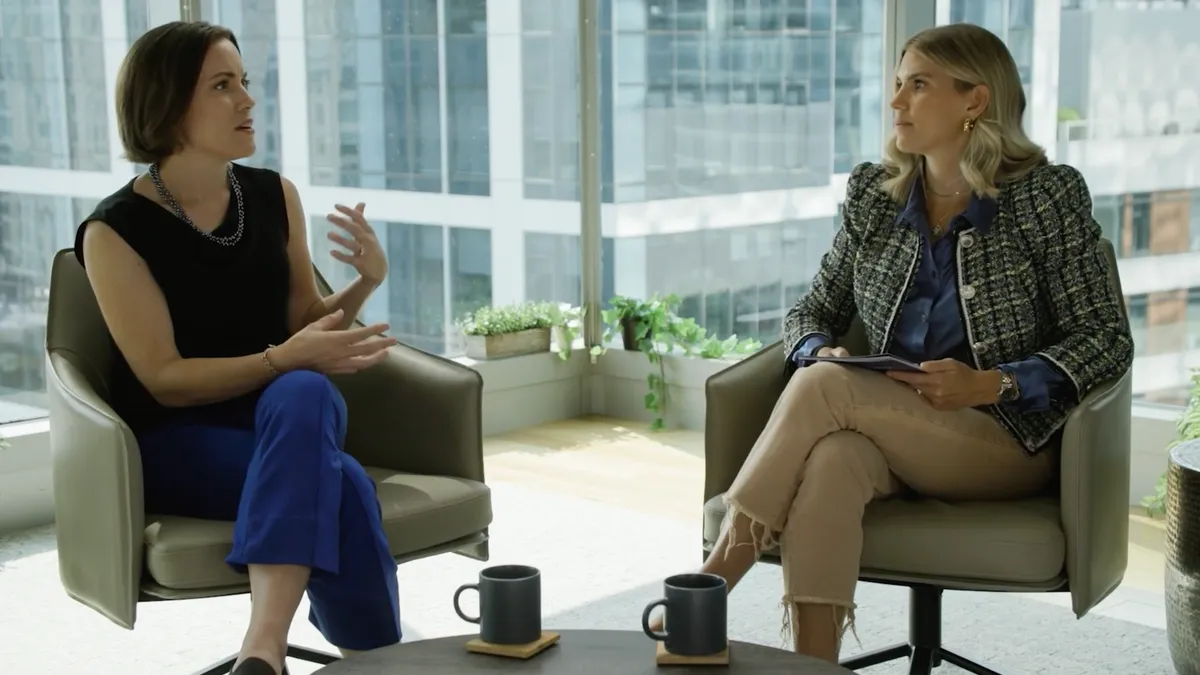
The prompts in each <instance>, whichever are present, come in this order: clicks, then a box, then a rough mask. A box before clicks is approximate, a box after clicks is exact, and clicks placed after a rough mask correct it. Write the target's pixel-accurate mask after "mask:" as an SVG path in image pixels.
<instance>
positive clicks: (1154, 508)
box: [1142, 369, 1200, 518]
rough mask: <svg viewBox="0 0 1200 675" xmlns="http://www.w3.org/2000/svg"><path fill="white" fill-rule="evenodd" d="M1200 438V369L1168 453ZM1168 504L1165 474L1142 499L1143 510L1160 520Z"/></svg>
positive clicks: (1195, 372)
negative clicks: (1152, 490) (1180, 445)
mask: <svg viewBox="0 0 1200 675" xmlns="http://www.w3.org/2000/svg"><path fill="white" fill-rule="evenodd" d="M1198 438H1200V369H1196V370H1193V371H1192V380H1191V385H1190V386H1189V388H1188V400H1187V406H1186V407H1185V408H1184V409H1183V414H1182V415H1180V416H1179V421H1178V422H1177V423H1176V425H1175V438H1174V440H1172V441H1171V443H1170V444H1169V445H1168V446H1167V451H1168V452H1170V450H1171V449H1172V448H1174V447H1175V446H1177V445H1179V444H1180V443H1186V442H1187V441H1194V440H1196V439H1198ZM1166 503H1167V474H1166V472H1163V474H1162V475H1161V476H1159V477H1158V483H1157V485H1155V487H1154V492H1153V493H1151V494H1149V495H1146V497H1144V498H1143V499H1142V508H1144V509H1146V514H1147V515H1148V516H1150V517H1151V518H1159V517H1161V516H1162V515H1163V514H1164V513H1165V511H1166Z"/></svg>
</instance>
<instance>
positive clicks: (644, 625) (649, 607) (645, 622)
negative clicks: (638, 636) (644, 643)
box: [642, 598, 667, 642]
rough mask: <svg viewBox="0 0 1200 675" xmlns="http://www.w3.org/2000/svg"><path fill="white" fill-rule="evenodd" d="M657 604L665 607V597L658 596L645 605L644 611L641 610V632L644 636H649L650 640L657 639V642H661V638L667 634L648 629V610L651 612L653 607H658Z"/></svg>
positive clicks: (663, 638) (665, 637) (664, 638)
mask: <svg viewBox="0 0 1200 675" xmlns="http://www.w3.org/2000/svg"><path fill="white" fill-rule="evenodd" d="M659 605H662V606H663V607H666V606H667V599H666V598H660V599H658V600H655V601H654V602H652V603H650V604H648V605H646V609H645V611H643V612H642V632H643V633H645V634H646V637H648V638H650V639H651V640H657V641H659V642H662V641H663V640H666V639H667V634H666V633H655V632H654V631H652V630H650V612H653V611H654V608H655V607H658V606H659ZM663 625H664V626H665V625H666V624H665V623H664V624H663Z"/></svg>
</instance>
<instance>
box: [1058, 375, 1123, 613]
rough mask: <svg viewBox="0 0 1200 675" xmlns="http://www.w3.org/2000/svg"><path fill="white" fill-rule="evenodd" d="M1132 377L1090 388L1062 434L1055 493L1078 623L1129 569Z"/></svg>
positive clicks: (1072, 600) (1116, 584)
mask: <svg viewBox="0 0 1200 675" xmlns="http://www.w3.org/2000/svg"><path fill="white" fill-rule="evenodd" d="M1132 377H1133V376H1132V374H1131V373H1130V372H1126V373H1125V375H1123V376H1122V377H1121V378H1119V379H1117V380H1113V381H1110V382H1105V383H1103V384H1101V385H1100V386H1097V387H1096V388H1094V389H1093V390H1092V391H1091V392H1089V393H1088V395H1087V396H1086V397H1085V398H1084V399H1083V401H1082V402H1080V404H1079V405H1078V406H1077V407H1076V408H1075V409H1074V410H1073V411H1072V412H1071V414H1070V416H1069V417H1068V418H1067V422H1066V425H1065V426H1064V427H1063V434H1062V458H1061V475H1060V479H1059V480H1060V484H1059V490H1060V500H1061V508H1062V524H1063V530H1064V532H1065V534H1066V538H1067V570H1066V571H1067V579H1068V581H1069V583H1070V586H1071V602H1072V606H1073V609H1074V611H1075V614H1076V616H1078V617H1083V615H1084V614H1086V613H1087V612H1088V610H1090V609H1091V608H1092V607H1095V606H1096V605H1097V604H1098V603H1099V602H1100V601H1101V600H1103V599H1104V598H1105V597H1106V596H1107V595H1108V594H1109V593H1110V592H1112V590H1113V589H1115V588H1116V587H1117V586H1118V585H1119V584H1120V583H1121V580H1122V579H1123V578H1124V576H1125V567H1126V565H1127V563H1128V557H1129V462H1130V455H1129V453H1130V426H1131V423H1132V420H1131V415H1132V406H1133V385H1132Z"/></svg>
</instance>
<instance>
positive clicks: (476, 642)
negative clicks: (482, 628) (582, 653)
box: [467, 630, 559, 659]
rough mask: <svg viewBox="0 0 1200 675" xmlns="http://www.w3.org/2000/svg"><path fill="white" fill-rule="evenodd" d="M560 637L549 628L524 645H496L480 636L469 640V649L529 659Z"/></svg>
mask: <svg viewBox="0 0 1200 675" xmlns="http://www.w3.org/2000/svg"><path fill="white" fill-rule="evenodd" d="M558 638H559V635H558V633H554V632H552V631H547V630H544V631H542V637H540V638H538V639H537V640H534V641H533V642H530V643H528V644H523V645H494V644H492V643H490V642H484V641H483V640H480V639H479V638H475V639H473V640H471V641H469V642H467V651H469V652H475V653H476V654H490V655H492V656H505V657H508V658H510V659H527V658H530V657H532V656H534V655H536V654H540V653H541V652H543V651H544V650H546V649H547V648H549V647H551V646H552V645H554V644H555V643H557V642H558Z"/></svg>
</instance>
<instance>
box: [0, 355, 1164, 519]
mask: <svg viewBox="0 0 1200 675" xmlns="http://www.w3.org/2000/svg"><path fill="white" fill-rule="evenodd" d="M454 360H455V361H457V362H458V363H461V364H463V365H465V366H468V367H470V368H474V369H475V370H477V371H479V373H480V374H481V375H482V376H483V420H484V422H483V423H484V434H485V435H494V434H500V433H505V432H508V431H511V430H513V429H519V428H523V427H529V426H535V425H539V424H546V423H549V422H554V421H557V420H562V419H570V418H574V417H580V416H583V415H605V416H609V417H616V418H620V419H632V420H644V421H645V422H646V423H647V424H649V422H650V421H651V419H652V415H651V414H650V413H649V412H648V411H646V409H645V408H644V406H643V397H644V395H645V393H646V376H647V375H648V374H649V373H650V368H651V366H650V363H649V362H648V361H647V359H646V357H645V355H643V354H641V353H639V352H627V351H624V350H622V349H610V350H609V351H608V352H607V353H605V354H604V355H603V356H601V357H599V358H598V359H597V360H596V362H595V363H594V364H593V363H591V359H590V357H589V355H588V353H587V351H586V350H584V349H576V350H574V352H573V353H572V354H571V357H570V358H569V359H565V360H564V359H560V358H559V357H558V355H557V354H555V353H552V352H551V353H544V354H532V355H528V356H518V357H513V358H508V359H500V360H495V361H476V360H473V359H469V358H466V357H460V358H457V359H454ZM736 362H737V360H736V359H700V358H687V357H675V356H669V357H667V358H666V359H664V369H665V372H666V378H667V382H668V383H669V385H670V392H669V396H670V399H671V402H672V405H671V415H670V416H669V418H668V420H667V421H668V425H670V426H675V427H683V428H688V429H696V430H703V429H704V406H705V400H704V383H705V380H707V379H708V378H709V377H710V376H711V375H713V374H714V373H717V372H719V371H721V370H723V369H724V368H727V367H729V366H730V365H732V364H733V363H736ZM1178 415H1179V409H1178V408H1172V407H1169V406H1162V405H1156V404H1144V403H1137V404H1135V405H1134V409H1133V448H1132V451H1131V452H1132V475H1131V480H1130V494H1129V500H1130V501H1129V503H1130V504H1131V505H1136V504H1138V503H1139V502H1140V501H1141V499H1142V497H1143V496H1145V495H1147V494H1150V493H1151V492H1152V491H1153V489H1154V486H1155V483H1156V482H1157V481H1158V477H1159V476H1160V475H1161V474H1162V472H1163V471H1165V470H1166V465H1167V454H1166V448H1167V445H1168V444H1169V443H1170V441H1171V439H1172V438H1173V437H1174V435H1175V424H1176V421H1177V419H1178ZM0 438H4V439H6V440H7V441H8V442H9V447H7V448H3V449H0V532H4V531H6V530H10V529H16V528H18V527H29V526H33V525H37V524H44V523H49V522H51V521H52V519H53V515H52V514H53V511H52V504H53V499H52V493H51V481H50V423H49V420H47V419H44V418H43V419H39V420H31V421H26V422H17V423H13V424H7V425H0Z"/></svg>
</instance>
